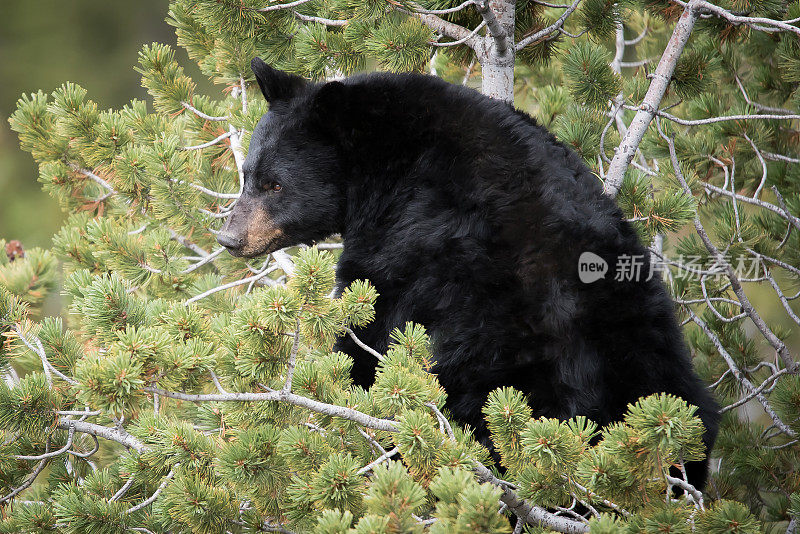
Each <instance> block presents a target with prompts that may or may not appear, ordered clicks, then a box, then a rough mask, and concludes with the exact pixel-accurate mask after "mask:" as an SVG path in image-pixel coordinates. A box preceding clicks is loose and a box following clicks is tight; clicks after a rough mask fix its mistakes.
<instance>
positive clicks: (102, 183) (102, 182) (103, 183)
mask: <svg viewBox="0 0 800 534" xmlns="http://www.w3.org/2000/svg"><path fill="white" fill-rule="evenodd" d="M69 166H70V168H71V169H72V170H73V171H76V172H79V173H81V174H82V175H84V176H86V177H87V178H89V179H91V180H92V181H94V182H96V183H98V184H100V186H102V187H103V189H105V190H106V191H108V192H109V193H116V192H117V191H116V189H114V188H113V187H112V186H111V184H109V183H108V182H106V181H105V180H103V179H102V178H100V177H99V176H97V175H96V174H95V173H93V172H92V171H90V170H89V169H84V168H82V167H79V166H77V165H75V164H74V163H70V164H69Z"/></svg>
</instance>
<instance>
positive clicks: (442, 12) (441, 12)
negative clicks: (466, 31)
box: [414, 0, 476, 15]
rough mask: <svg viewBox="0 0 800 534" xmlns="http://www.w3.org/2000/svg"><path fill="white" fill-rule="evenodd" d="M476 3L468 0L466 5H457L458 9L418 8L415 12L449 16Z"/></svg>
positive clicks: (473, 0)
mask: <svg viewBox="0 0 800 534" xmlns="http://www.w3.org/2000/svg"><path fill="white" fill-rule="evenodd" d="M475 3H476V2H475V0H467V1H466V2H464V3H462V4H459V5H457V6H456V7H451V8H448V9H422V8H420V7H419V6H416V7H415V9H414V12H415V13H423V14H426V15H447V14H448V13H455V12H457V11H461V10H462V9H465V8H467V7H469V6H470V5H472V4H475Z"/></svg>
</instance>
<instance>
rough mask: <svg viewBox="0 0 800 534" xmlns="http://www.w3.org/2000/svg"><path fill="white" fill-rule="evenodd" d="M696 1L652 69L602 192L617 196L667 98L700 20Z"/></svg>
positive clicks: (685, 13)
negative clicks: (662, 103) (679, 63)
mask: <svg viewBox="0 0 800 534" xmlns="http://www.w3.org/2000/svg"><path fill="white" fill-rule="evenodd" d="M697 1H698V0H690V2H689V3H688V4H687V5H686V8H685V9H684V10H683V13H682V14H681V16H680V18H679V19H678V22H677V24H675V29H674V30H673V32H672V36H671V37H670V39H669V42H668V43H667V46H666V48H665V49H664V53H663V54H662V55H661V59H660V61H659V62H658V66H657V67H656V70H655V72H654V73H653V78H652V81H651V82H650V87H649V88H648V89H647V93H646V94H645V97H644V100H642V104H641V105H640V106H639V110H638V111H637V112H636V115H635V116H634V118H633V120H632V121H631V124H630V126H629V128H628V131H627V132H626V133H625V136H624V137H623V139H622V141H620V144H619V147H618V148H617V151H616V154H614V159H613V160H611V165H610V166H609V168H608V171H607V173H606V180H605V183H604V184H603V192H604V193H605V194H606V195H608V196H610V197H612V198H613V197H616V196H617V193H618V192H619V188H620V187H621V186H622V179H623V177H624V176H625V170H626V169H627V168H628V165H630V162H631V160H633V157H634V156H635V155H636V151H637V150H638V149H639V144H640V143H641V142H642V139H643V138H644V134H645V132H646V131H647V128H648V127H649V126H650V122H651V121H652V120H653V117H655V115H656V112H657V110H658V106H659V104H660V103H661V100H662V99H663V98H664V94H665V93H666V91H667V87H668V86H669V82H670V80H671V79H672V73H673V72H674V71H675V65H676V64H677V63H678V58H679V57H680V55H681V53H682V52H683V48H684V47H685V46H686V43H687V42H688V40H689V36H690V35H691V33H692V29H693V28H694V23H695V21H696V20H697V12H696V10H695V3H696V2H697Z"/></svg>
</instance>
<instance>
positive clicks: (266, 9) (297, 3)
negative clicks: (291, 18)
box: [255, 0, 311, 13]
mask: <svg viewBox="0 0 800 534" xmlns="http://www.w3.org/2000/svg"><path fill="white" fill-rule="evenodd" d="M310 1H311V0H295V1H294V2H289V3H287V4H277V5H274V6H268V7H262V8H260V9H256V10H255V11H261V12H262V13H266V12H269V11H278V10H281V9H291V8H293V7H297V6H301V5H303V4H305V3H308V2H310Z"/></svg>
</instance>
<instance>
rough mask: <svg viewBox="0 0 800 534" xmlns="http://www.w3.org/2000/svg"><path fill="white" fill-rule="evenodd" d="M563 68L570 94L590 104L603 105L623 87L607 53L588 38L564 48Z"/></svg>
mask: <svg viewBox="0 0 800 534" xmlns="http://www.w3.org/2000/svg"><path fill="white" fill-rule="evenodd" d="M563 69H564V77H565V79H566V81H567V84H568V85H567V86H568V87H569V92H570V94H571V95H572V97H573V98H574V99H575V100H577V101H578V102H584V103H585V104H586V105H587V106H589V107H594V108H601V107H605V106H606V103H607V102H608V101H609V100H613V99H614V97H615V96H616V95H617V93H619V91H620V89H621V88H622V86H621V80H620V78H619V76H617V75H616V74H615V73H614V71H612V70H611V68H610V67H609V57H608V54H607V53H606V52H605V50H603V49H602V48H601V47H599V46H597V45H594V44H592V43H589V42H586V43H579V44H578V45H577V46H575V47H573V48H571V49H570V50H568V51H567V55H566V56H565V58H564V63H563Z"/></svg>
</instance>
